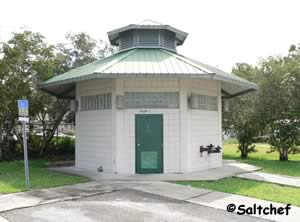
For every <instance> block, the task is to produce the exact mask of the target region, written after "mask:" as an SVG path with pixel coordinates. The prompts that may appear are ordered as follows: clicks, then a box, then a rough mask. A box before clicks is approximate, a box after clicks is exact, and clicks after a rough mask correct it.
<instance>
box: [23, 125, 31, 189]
mask: <svg viewBox="0 0 300 222" xmlns="http://www.w3.org/2000/svg"><path fill="white" fill-rule="evenodd" d="M22 126H23V146H24V168H25V181H26V189H27V190H29V189H30V182H29V167H28V153H27V138H26V137H27V136H26V123H25V121H22Z"/></svg>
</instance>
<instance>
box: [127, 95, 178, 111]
mask: <svg viewBox="0 0 300 222" xmlns="http://www.w3.org/2000/svg"><path fill="white" fill-rule="evenodd" d="M125 107H126V108H131V109H140V108H173V109H176V108H179V93H178V92H127V93H125Z"/></svg>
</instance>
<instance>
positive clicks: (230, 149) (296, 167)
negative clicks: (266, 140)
mask: <svg viewBox="0 0 300 222" xmlns="http://www.w3.org/2000/svg"><path fill="white" fill-rule="evenodd" d="M256 147H257V148H256V149H257V152H256V153H250V154H249V156H248V158H247V159H241V158H240V153H239V152H237V144H224V150H223V157H224V159H232V160H238V161H241V162H244V163H249V164H253V165H255V166H259V167H261V168H262V170H263V171H264V172H268V173H274V174H284V175H289V176H295V177H300V154H293V155H292V154H289V161H286V162H284V161H279V160H278V159H279V154H278V152H273V153H267V151H269V150H270V147H269V145H268V144H256Z"/></svg>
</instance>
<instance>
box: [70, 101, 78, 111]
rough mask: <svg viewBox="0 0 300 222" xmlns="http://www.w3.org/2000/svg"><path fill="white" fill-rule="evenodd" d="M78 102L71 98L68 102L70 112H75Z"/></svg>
mask: <svg viewBox="0 0 300 222" xmlns="http://www.w3.org/2000/svg"><path fill="white" fill-rule="evenodd" d="M77 108H78V102H77V100H75V99H72V100H71V101H70V104H69V109H70V111H71V112H77Z"/></svg>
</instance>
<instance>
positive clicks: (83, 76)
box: [40, 49, 257, 96]
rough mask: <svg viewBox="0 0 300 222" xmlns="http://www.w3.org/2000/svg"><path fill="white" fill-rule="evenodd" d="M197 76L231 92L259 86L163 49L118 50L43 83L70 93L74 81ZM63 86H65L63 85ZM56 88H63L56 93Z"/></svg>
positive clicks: (45, 87) (48, 88) (46, 88)
mask: <svg viewBox="0 0 300 222" xmlns="http://www.w3.org/2000/svg"><path fill="white" fill-rule="evenodd" d="M136 77H139V78H198V79H216V80H220V81H221V82H222V89H223V91H224V92H225V93H227V94H228V95H236V94H240V93H242V92H246V91H251V90H255V89H257V86H256V84H254V83H251V82H249V81H247V80H244V79H242V78H240V77H238V76H235V75H233V74H229V73H226V72H223V71H221V70H219V69H217V68H214V67H212V66H209V65H206V64H203V63H201V62H198V61H196V60H193V59H190V58H187V57H184V56H182V55H179V54H177V53H174V52H170V51H167V50H164V49H132V50H128V51H123V52H119V53H116V54H114V55H112V56H110V57H107V58H104V59H101V60H98V61H95V62H93V63H90V64H87V65H85V66H82V67H79V68H77V69H74V70H71V71H69V72H66V73H64V74H61V75H57V76H55V77H53V78H51V79H49V80H47V81H45V82H43V83H41V84H40V88H41V89H42V90H44V91H47V92H49V93H52V94H54V95H56V96H57V95H59V94H61V95H62V93H67V92H69V91H68V89H67V88H68V87H71V86H72V85H74V83H75V82H78V81H82V80H88V79H98V78H136ZM63 86H66V88H65V89H64V90H63V89H62V88H64V87H63ZM56 91H60V92H59V93H57V92H56Z"/></svg>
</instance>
